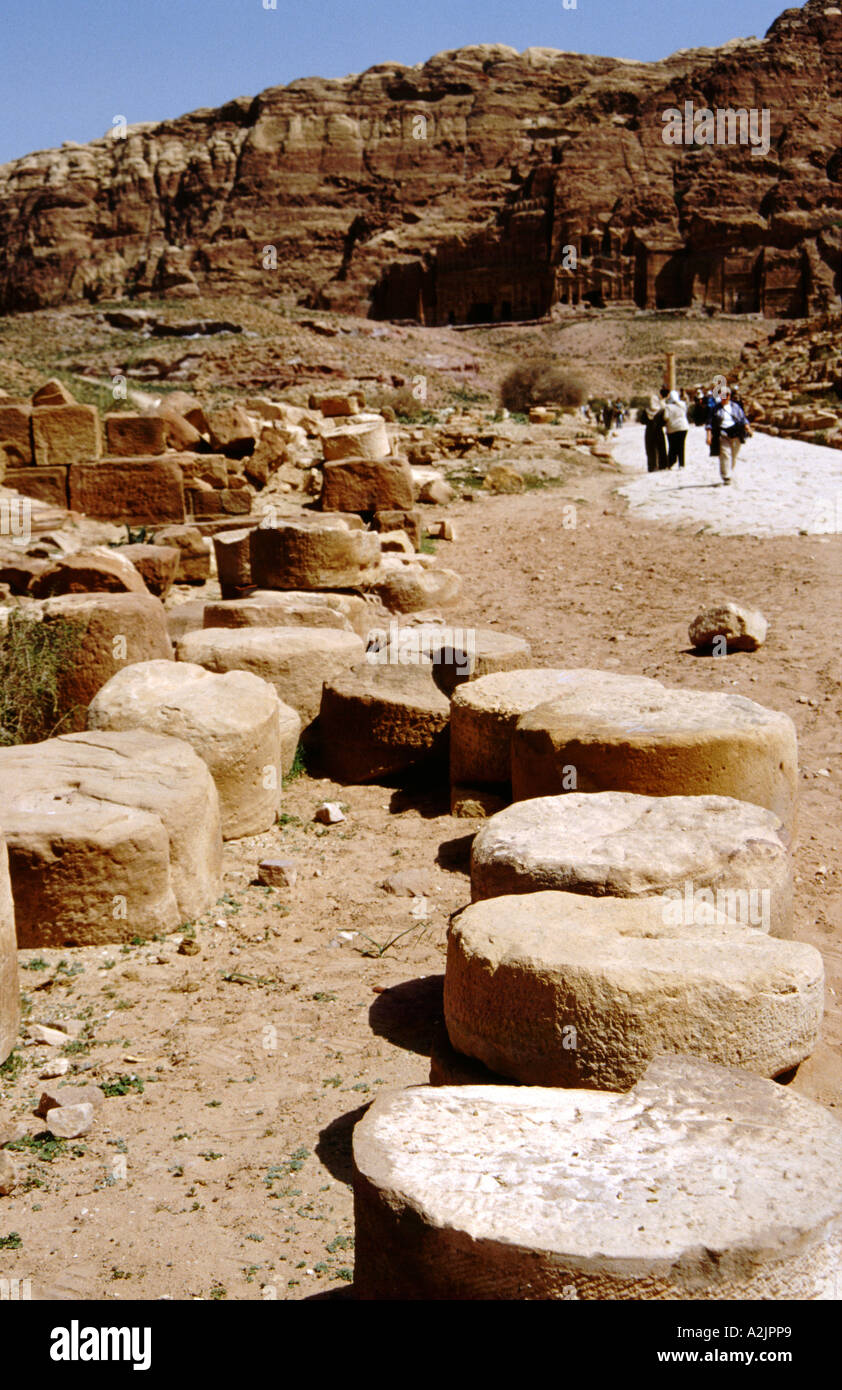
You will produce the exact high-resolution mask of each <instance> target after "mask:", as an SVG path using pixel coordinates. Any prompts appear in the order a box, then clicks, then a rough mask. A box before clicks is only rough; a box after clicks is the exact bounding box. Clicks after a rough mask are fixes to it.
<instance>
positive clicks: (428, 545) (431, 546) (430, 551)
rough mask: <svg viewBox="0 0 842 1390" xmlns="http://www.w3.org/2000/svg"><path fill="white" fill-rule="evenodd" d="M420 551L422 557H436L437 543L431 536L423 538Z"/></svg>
mask: <svg viewBox="0 0 842 1390" xmlns="http://www.w3.org/2000/svg"><path fill="white" fill-rule="evenodd" d="M418 549H419V551H420V553H421V554H422V555H435V553H436V543H435V541H434V540H433V538H432V537H431V536H422V537H421V541H420V543H419V546H418Z"/></svg>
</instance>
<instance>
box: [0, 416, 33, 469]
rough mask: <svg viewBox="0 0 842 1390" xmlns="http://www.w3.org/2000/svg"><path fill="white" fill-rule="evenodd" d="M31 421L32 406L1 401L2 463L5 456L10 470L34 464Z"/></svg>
mask: <svg viewBox="0 0 842 1390" xmlns="http://www.w3.org/2000/svg"><path fill="white" fill-rule="evenodd" d="M31 421H32V407H31V406H29V405H7V404H6V405H4V404H3V402H2V401H0V462H2V455H4V454H5V457H6V461H7V464H8V467H9V468H16V467H20V466H21V464H29V463H32V426H31Z"/></svg>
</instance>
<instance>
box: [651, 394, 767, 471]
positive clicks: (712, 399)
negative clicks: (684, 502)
mask: <svg viewBox="0 0 842 1390" xmlns="http://www.w3.org/2000/svg"><path fill="white" fill-rule="evenodd" d="M638 418H639V419H640V421H641V423H642V424H643V425H644V426H645V430H644V443H645V446H646V466H647V468H648V470H649V472H650V473H657V472H660V471H661V470H663V469H673V468H684V466H685V458H684V452H685V447H686V444H687V435H688V432H689V430H690V422H691V421H692V423H693V424H694V425H696V426H698V427H700V428H704V431H705V438H706V440H707V445H708V450H709V452H710V457H711V458H718V459H719V473H720V477H721V478H722V482H723V484H724V485H725V486H726V487H729V486H730V484H731V481H732V479H733V476H734V469H735V467H736V464H737V456H738V454H739V452H740V448H741V447H742V445H743V444H744V443H745V441H746V439H747V438H748V437H749V436H750V434H751V426H750V425H749V422H748V417H747V416H746V413H745V409H744V408H743V403H742V399H741V397H740V392H739V390H738V388H737V387H734V388H733V389H731V388H730V387H729V386H728V384H727V382H726V381H725V380H724V378H719V379H718V381H717V383H715V384H714V385H713V386H709V387H707V388H705V387H704V386H696V387H695V388H694V393H693V400H692V401H690V400H688V398H687V396H686V395H685V394H684V392H683V391H681V392H680V391H676V390H670V389H669V387H667V386H662V387H661V390H660V394H659V395H658V396H654V395H653V396H652V398H651V400H650V402H649V405H648V406H647V407H645V408H644V409H643V410H641V411H640V414H639V417H638Z"/></svg>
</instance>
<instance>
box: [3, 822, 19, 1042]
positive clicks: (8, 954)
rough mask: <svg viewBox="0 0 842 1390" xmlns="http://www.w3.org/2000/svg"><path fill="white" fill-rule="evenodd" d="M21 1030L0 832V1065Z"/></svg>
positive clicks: (12, 923) (9, 887) (14, 946)
mask: <svg viewBox="0 0 842 1390" xmlns="http://www.w3.org/2000/svg"><path fill="white" fill-rule="evenodd" d="M19 1028H20V985H19V983H18V943H17V937H16V935H15V908H14V903H13V902H12V885H11V882H10V880H9V857H8V854H7V852H6V841H5V840H4V838H3V834H2V832H0V1063H2V1062H5V1060H6V1058H7V1057H8V1055H9V1053H10V1052H11V1050H12V1047H13V1046H14V1042H15V1038H16V1037H17V1035H18V1029H19Z"/></svg>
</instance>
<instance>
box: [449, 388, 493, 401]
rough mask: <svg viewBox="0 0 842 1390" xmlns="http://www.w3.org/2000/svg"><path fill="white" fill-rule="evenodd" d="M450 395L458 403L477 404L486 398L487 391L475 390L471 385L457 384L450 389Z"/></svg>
mask: <svg viewBox="0 0 842 1390" xmlns="http://www.w3.org/2000/svg"><path fill="white" fill-rule="evenodd" d="M450 395H451V397H452V399H453V400H454V401H458V402H459V404H460V405H479V404H480V403H481V402H483V401H487V400H488V392H487V391H476V390H475V389H474V388H473V387H471V386H457V387H456V389H455V390H454V391H451V393H450Z"/></svg>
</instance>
